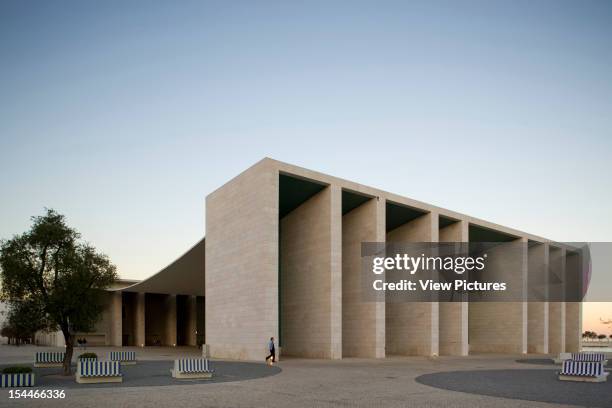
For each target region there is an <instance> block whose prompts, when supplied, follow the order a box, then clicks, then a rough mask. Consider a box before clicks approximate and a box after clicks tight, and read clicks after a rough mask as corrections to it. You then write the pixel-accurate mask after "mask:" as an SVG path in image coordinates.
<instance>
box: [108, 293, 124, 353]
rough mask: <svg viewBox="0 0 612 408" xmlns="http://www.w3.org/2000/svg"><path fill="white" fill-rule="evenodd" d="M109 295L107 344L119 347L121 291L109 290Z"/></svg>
mask: <svg viewBox="0 0 612 408" xmlns="http://www.w3.org/2000/svg"><path fill="white" fill-rule="evenodd" d="M109 297H110V302H109V332H110V333H109V334H110V338H109V340H110V341H109V345H110V346H117V347H119V346H121V335H122V318H121V306H122V301H121V292H119V291H116V292H110V293H109Z"/></svg>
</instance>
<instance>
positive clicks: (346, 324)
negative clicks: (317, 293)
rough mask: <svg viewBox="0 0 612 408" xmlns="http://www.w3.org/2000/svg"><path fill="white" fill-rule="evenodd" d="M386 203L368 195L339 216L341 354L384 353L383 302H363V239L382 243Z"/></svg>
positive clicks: (350, 355)
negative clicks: (360, 203) (357, 205)
mask: <svg viewBox="0 0 612 408" xmlns="http://www.w3.org/2000/svg"><path fill="white" fill-rule="evenodd" d="M384 211H385V202H384V200H379V199H377V198H371V199H370V200H369V201H366V202H365V203H363V204H362V205H360V206H359V207H357V208H354V209H353V210H351V211H350V212H348V213H346V214H345V215H344V216H343V217H342V355H343V357H371V358H382V357H384V356H385V342H384V338H385V337H384V335H385V333H384V330H385V326H384V323H385V321H384V320H385V314H384V313H385V303H384V302H365V301H364V295H363V293H362V270H361V268H362V264H361V243H362V242H384V239H385V222H384V221H385V217H384Z"/></svg>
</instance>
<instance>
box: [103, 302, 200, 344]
mask: <svg viewBox="0 0 612 408" xmlns="http://www.w3.org/2000/svg"><path fill="white" fill-rule="evenodd" d="M147 295H148V294H145V293H131V294H130V296H133V298H132V299H133V301H132V302H129V306H128V304H126V305H124V299H125V297H124V294H123V293H122V292H120V291H115V292H111V293H110V302H109V315H110V316H109V326H110V327H109V336H110V339H109V341H108V344H109V345H112V346H121V345H122V344H123V335H124V334H126V333H130V334H131V335H132V336H133V340H131V341H130V342H131V343H133V344H132V345H134V346H139V347H144V346H145V345H149V344H150V342H151V340H150V339H148V338H147V326H148V325H149V326H150V329H151V330H154V331H155V333H158V332H159V334H160V338H159V342H160V345H162V346H176V345H177V335H178V333H179V331H180V333H181V335H182V339H183V343H184V345H189V346H195V345H196V338H197V335H196V330H197V311H196V307H197V306H196V305H197V301H196V296H185V297H184V299H185V305H184V307H183V308H182V309H181V310H180V311H178V310H177V296H176V295H158V294H151V295H148V296H151V298H150V299H147ZM125 303H128V302H125ZM147 303H149V305H148V307H149V308H150V309H152V310H151V311H150V313H149V314H147ZM124 313H125V314H128V315H129V317H128V318H127V319H124V316H123V314H124ZM179 313H181V314H182V315H181V316H179ZM126 320H128V321H129V322H130V324H129V326H130V327H124V325H125V324H124V322H125V321H126ZM178 320H180V321H182V322H183V325H177V322H178ZM179 326H180V327H179Z"/></svg>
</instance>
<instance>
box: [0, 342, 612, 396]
mask: <svg viewBox="0 0 612 408" xmlns="http://www.w3.org/2000/svg"><path fill="white" fill-rule="evenodd" d="M46 350H49V351H52V350H58V349H53V348H43V347H33V346H22V347H13V346H6V345H3V346H0V363H1V364H2V365H3V366H6V365H8V364H17V363H24V364H28V363H29V364H31V363H32V361H33V356H34V353H35V352H36V351H46ZM110 350H112V348H106V347H105V348H103V347H100V348H90V349H88V351H94V352H96V353H97V354H98V355H99V356H100V357H103V358H104V357H105V356H106V353H107V352H108V351H110ZM135 350H137V355H138V359H139V364H138V365H137V367H126V368H125V369H124V374H125V382H124V383H123V384H106V385H103V386H94V387H92V386H80V385H77V384H76V383H74V380H73V379H70V380H66V379H62V378H58V377H60V376H58V375H57V373H58V371H57V369H45V370H48V371H47V372H48V373H51V374H47V375H48V376H49V378H44V379H42V378H41V380H44V381H43V382H47V386H45V385H44V384H43V383H41V382H39V384H40V387H39V389H40V388H47V387H48V388H53V389H56V388H57V387H60V386H62V387H63V389H65V392H66V398H65V399H64V400H32V399H28V400H15V399H12V400H11V399H9V398H8V397H9V392H8V390H7V389H2V390H1V391H0V406H11V407H13V406H53V407H55V406H57V407H60V406H61V407H64V406H69V407H80V406H84V407H100V406H108V407H115V406H126V407H140V406H151V407H153V406H197V407H202V406H204V407H279V408H280V407H283V408H285V407H353V406H356V407H406V406H413V407H449V406H450V407H490V406H494V407H554V406H570V405H571V404H572V403H573V404H575V405H578V406H581V405H582V406H594V407H609V406H612V399H611V398H612V382H607V383H602V384H582V383H569V384H568V383H565V382H564V383H561V382H559V381H557V380H556V376H555V370H556V369H557V368H556V367H555V366H553V365H551V364H547V363H546V362H545V360H543V359H542V356H533V358H534V359H536V361H534V363H535V364H525V363H524V362H522V361H520V360H523V359H525V356H519V355H514V356H507V355H504V356H501V355H477V356H470V357H440V358H425V357H397V358H393V357H391V358H386V359H380V360H375V359H343V360H336V361H333V360H331V361H330V360H310V359H287V360H283V361H281V362H279V364H278V365H277V366H275V367H269V366H266V365H265V364H264V363H263V362H261V363H258V362H251V363H245V362H232V361H214V362H213V364H214V366H215V370H216V371H217V372H218V374H219V377H220V378H219V379H217V380H215V381H210V382H206V381H204V380H198V381H179V380H173V379H171V378H170V373H169V368H170V367H171V365H172V360H173V359H174V358H175V357H177V356H186V355H190V356H198V355H199V354H200V353H199V351H198V350H197V349H195V348H163V347H160V348H146V349H135ZM80 352H81V351H80V350H79V351H76V352H75V355H78V354H79V353H80ZM527 358H530V357H529V356H528V357H527ZM517 360H519V361H517ZM537 360H539V361H540V362H542V363H541V364H539V363H538V361H537ZM53 370H55V371H53ZM149 370H150V373H149V374H150V375H147V372H148V371H149ZM53 373H54V374H53ZM147 377H148V379H147ZM50 381H51V382H50ZM53 381H55V382H54V383H53ZM61 384H63V385H61ZM546 401H548V402H546ZM564 404H565V405H564ZM568 404H570V405H568Z"/></svg>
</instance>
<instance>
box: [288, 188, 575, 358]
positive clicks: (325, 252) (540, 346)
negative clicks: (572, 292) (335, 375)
mask: <svg viewBox="0 0 612 408" xmlns="http://www.w3.org/2000/svg"><path fill="white" fill-rule="evenodd" d="M341 201H342V189H341V188H340V187H338V186H334V185H331V186H329V187H327V188H325V189H323V190H322V191H321V192H319V193H317V194H316V195H314V196H313V197H311V198H310V199H308V200H307V201H306V202H304V203H303V204H302V205H301V206H299V207H298V208H296V209H295V210H294V211H292V212H291V213H289V214H288V215H287V216H285V217H284V218H283V219H282V220H281V221H280V246H279V248H280V249H279V251H280V271H279V273H280V274H281V278H280V288H279V290H280V292H281V294H280V314H281V323H280V329H279V331H280V334H281V345H282V348H283V354H286V355H295V356H303V357H318V358H332V359H335V358H342V357H348V356H355V357H375V358H380V357H384V356H385V355H426V356H430V355H439V354H440V355H467V354H468V353H469V352H504V353H527V352H530V353H548V352H552V353H557V352H560V351H578V349H579V347H580V333H581V304H580V303H562V302H555V303H549V302H495V303H493V302H480V303H479V302H472V303H468V302H456V303H438V302H422V303H389V302H386V303H384V302H364V301H363V298H362V296H361V294H360V289H361V287H360V279H361V263H360V260H361V256H360V251H361V243H362V242H385V241H387V242H439V241H441V242H469V240H470V237H469V223H468V221H466V220H457V221H455V222H452V223H451V224H449V225H445V226H444V227H443V228H440V225H439V220H440V216H439V214H438V213H436V212H434V211H431V212H427V213H424V214H423V215H421V216H419V217H417V218H415V219H413V220H411V221H409V222H407V223H405V224H403V225H400V226H399V227H397V228H394V229H393V230H391V231H386V225H385V211H386V202H385V200H384V199H379V198H377V197H374V198H371V199H369V200H367V201H366V202H365V203H363V204H362V205H360V206H359V207H357V208H355V209H353V210H352V211H350V212H348V213H346V214H344V215H343V214H342V210H341V209H342V204H341ZM517 240H518V241H521V242H524V243H525V244H527V243H528V240H527V238H518V239H517ZM551 248H552V249H551ZM551 251H552V252H553V253H554V255H555V256H554V257H552V258H551V256H550V253H551ZM564 251H565V250H564V249H562V248H555V247H553V246H551V244H549V243H540V244H536V245H533V246H530V249H529V251H528V252H526V253H524V258H523V262H522V268H521V271H519V274H517V276H516V279H520V280H521V281H522V282H524V285H525V290H527V282H528V279H527V278H528V273H529V268H530V265H531V266H532V267H533V268H535V267H548V265H549V263H550V262H556V263H564V262H565V253H564ZM542 265H543V266H542ZM557 266H559V265H557ZM466 300H467V299H466Z"/></svg>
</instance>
